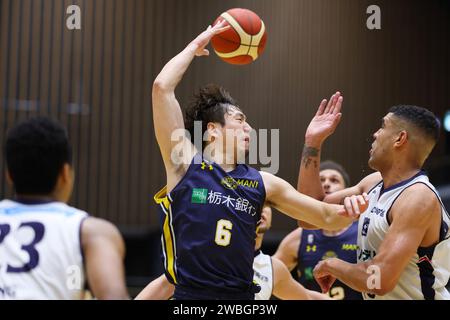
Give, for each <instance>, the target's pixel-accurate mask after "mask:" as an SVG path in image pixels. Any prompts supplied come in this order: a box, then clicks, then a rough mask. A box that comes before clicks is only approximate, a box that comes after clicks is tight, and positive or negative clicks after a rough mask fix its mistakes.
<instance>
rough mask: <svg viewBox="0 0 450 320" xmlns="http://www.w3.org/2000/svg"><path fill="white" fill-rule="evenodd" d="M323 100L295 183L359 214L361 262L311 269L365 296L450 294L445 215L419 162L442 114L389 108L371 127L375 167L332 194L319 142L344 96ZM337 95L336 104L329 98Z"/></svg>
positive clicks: (323, 281) (449, 219)
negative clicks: (325, 183)
mask: <svg viewBox="0 0 450 320" xmlns="http://www.w3.org/2000/svg"><path fill="white" fill-rule="evenodd" d="M330 101H332V103H328V104H327V101H326V100H324V101H322V103H321V104H320V106H319V109H318V111H317V113H316V115H315V117H314V118H313V120H312V121H311V123H310V125H309V127H308V129H307V133H306V136H305V148H304V152H303V159H302V164H301V165H302V169H301V176H300V184H301V186H302V190H304V192H305V193H306V194H309V195H312V196H314V197H315V198H320V199H324V201H326V202H329V203H344V205H345V206H346V208H347V210H348V211H349V212H353V213H355V214H360V212H359V211H360V210H359V206H358V204H357V202H358V201H359V200H361V199H368V200H369V203H368V208H367V210H365V211H364V213H363V214H361V216H360V218H359V226H358V263H357V264H352V263H348V262H345V261H343V260H341V259H336V258H332V259H327V260H324V261H322V262H320V263H319V264H318V265H317V266H316V268H315V269H314V276H315V278H316V280H317V281H318V283H319V284H320V286H321V288H322V290H323V292H327V291H328V290H329V288H330V287H331V286H332V284H333V283H334V281H335V280H336V279H339V280H340V281H341V282H343V283H345V284H346V285H348V286H350V287H351V288H353V289H355V290H357V291H359V292H362V293H363V296H364V298H365V299H369V300H370V299H418V300H422V299H450V294H449V292H448V290H447V289H446V288H445V286H446V284H447V282H448V280H449V275H450V259H449V258H448V257H449V256H450V240H449V238H450V232H449V225H450V216H449V214H448V213H447V212H446V210H445V208H444V206H443V204H442V201H441V199H440V197H439V195H438V194H437V192H436V190H435V188H434V186H433V185H432V184H431V183H430V182H429V180H428V177H427V176H426V174H425V173H424V172H423V171H422V166H423V164H424V162H425V160H426V159H427V157H428V156H429V154H430V152H431V151H432V149H433V148H434V146H435V145H436V142H437V140H438V138H439V128H440V125H439V121H438V120H437V118H436V116H435V115H434V114H433V113H432V112H430V111H429V110H427V109H425V108H421V107H417V106H410V105H399V106H394V107H392V108H391V109H390V110H389V112H388V113H387V115H385V116H384V117H383V119H382V125H381V128H380V129H378V130H377V131H376V132H375V133H374V134H373V138H374V141H373V143H372V148H371V150H370V152H369V154H370V158H369V162H368V163H369V166H370V167H371V168H372V169H374V170H376V171H377V172H376V173H373V174H370V175H368V176H367V177H365V178H364V179H362V180H361V182H359V183H358V184H357V185H356V186H354V187H351V188H347V189H344V190H342V191H338V192H335V193H332V194H329V195H325V194H324V193H323V189H322V187H321V185H320V179H319V166H318V163H319V162H318V161H319V155H320V148H321V145H322V143H323V141H324V140H325V139H326V138H327V137H328V136H329V135H331V134H332V133H333V132H334V130H335V128H336V126H337V125H338V123H339V121H340V118H341V113H340V107H341V104H342V97H341V96H340V93H339V92H337V93H336V94H335V95H333V96H332V97H331V99H330ZM334 101H338V103H334Z"/></svg>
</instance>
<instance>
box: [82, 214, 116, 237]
mask: <svg viewBox="0 0 450 320" xmlns="http://www.w3.org/2000/svg"><path fill="white" fill-rule="evenodd" d="M81 233H82V236H83V237H95V236H102V237H106V238H116V237H120V232H119V230H118V229H117V227H116V226H115V225H114V224H113V223H112V222H109V221H107V220H105V219H101V218H96V217H92V216H89V217H87V218H86V219H84V221H83V224H82V226H81Z"/></svg>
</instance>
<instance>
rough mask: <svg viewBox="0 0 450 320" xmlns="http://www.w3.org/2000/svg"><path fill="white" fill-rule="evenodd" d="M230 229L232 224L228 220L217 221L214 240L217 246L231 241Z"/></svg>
mask: <svg viewBox="0 0 450 320" xmlns="http://www.w3.org/2000/svg"><path fill="white" fill-rule="evenodd" d="M231 229H233V224H232V223H231V221H229V220H224V219H220V220H219V221H217V227H216V238H215V242H216V244H218V245H219V246H222V247H226V246H228V245H229V244H230V241H231V232H230V231H231Z"/></svg>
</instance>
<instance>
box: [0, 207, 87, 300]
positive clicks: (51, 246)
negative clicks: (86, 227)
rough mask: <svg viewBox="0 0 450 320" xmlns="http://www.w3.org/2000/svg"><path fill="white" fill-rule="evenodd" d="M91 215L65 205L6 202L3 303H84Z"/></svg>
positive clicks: (1, 246) (2, 214) (2, 212)
mask: <svg viewBox="0 0 450 320" xmlns="http://www.w3.org/2000/svg"><path fill="white" fill-rule="evenodd" d="M86 217H88V215H87V213H86V212H83V211H80V210H78V209H75V208H72V207H69V206H68V205H66V204H64V203H61V202H47V203H42V202H41V203H34V204H25V203H20V202H15V201H10V200H3V201H1V202H0V299H27V300H28V299H33V300H34V299H61V300H62V299H79V298H80V297H81V293H82V292H83V289H84V281H85V278H84V270H83V257H82V251H81V242H80V241H81V239H80V232H81V223H82V221H83V219H85V218H86Z"/></svg>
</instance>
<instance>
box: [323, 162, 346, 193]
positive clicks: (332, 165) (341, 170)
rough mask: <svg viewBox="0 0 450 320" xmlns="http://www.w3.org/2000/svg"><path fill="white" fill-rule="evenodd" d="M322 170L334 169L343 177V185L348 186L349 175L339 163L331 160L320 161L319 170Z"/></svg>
mask: <svg viewBox="0 0 450 320" xmlns="http://www.w3.org/2000/svg"><path fill="white" fill-rule="evenodd" d="M322 170H336V171H337V172H339V173H340V174H341V176H342V178H344V184H345V187H346V188H348V187H349V186H350V176H349V175H348V173H347V171H346V170H345V169H344V167H343V166H341V165H340V164H339V163H337V162H334V161H332V160H325V161H322V162H321V163H320V171H322Z"/></svg>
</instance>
